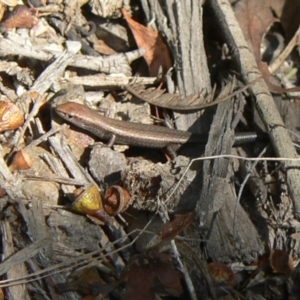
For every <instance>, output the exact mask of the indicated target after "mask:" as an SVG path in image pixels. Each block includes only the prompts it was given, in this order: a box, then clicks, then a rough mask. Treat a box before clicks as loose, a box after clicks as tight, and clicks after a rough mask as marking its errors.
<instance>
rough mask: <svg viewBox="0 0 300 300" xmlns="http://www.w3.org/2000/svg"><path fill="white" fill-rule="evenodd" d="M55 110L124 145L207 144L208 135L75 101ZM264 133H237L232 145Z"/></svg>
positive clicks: (81, 125) (153, 146)
mask: <svg viewBox="0 0 300 300" xmlns="http://www.w3.org/2000/svg"><path fill="white" fill-rule="evenodd" d="M56 112H57V114H58V115H59V116H61V117H62V118H63V119H65V120H67V121H68V122H70V123H72V124H74V125H76V126H78V127H81V128H82V129H85V130H87V131H89V132H91V133H93V134H94V135H96V136H97V137H99V138H100V139H103V140H106V141H110V144H113V143H116V144H126V145H130V146H138V147H147V148H165V147H169V146H171V147H172V146H174V147H175V148H176V147H178V145H179V146H180V145H183V144H185V143H198V144H204V145H205V144H206V143H207V139H208V135H206V134H195V133H191V132H188V131H180V130H176V129H170V128H167V127H162V126H155V125H147V124H140V123H133V122H127V121H121V120H115V119H112V118H108V117H105V116H102V115H100V114H98V113H97V112H96V111H94V110H92V109H90V108H88V107H87V106H85V105H81V104H78V103H75V102H67V103H64V104H61V105H58V106H57V107H56ZM258 138H259V139H261V138H263V139H266V138H267V135H265V134H263V136H261V135H259V136H258V135H257V133H255V132H247V133H237V134H236V135H235V142H234V144H235V145H239V144H244V143H250V142H253V141H255V140H257V139H258Z"/></svg>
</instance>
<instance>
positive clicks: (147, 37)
mask: <svg viewBox="0 0 300 300" xmlns="http://www.w3.org/2000/svg"><path fill="white" fill-rule="evenodd" d="M122 13H123V16H124V18H125V20H126V22H127V24H128V26H129V27H130V30H131V32H132V34H133V36H134V39H135V41H136V43H137V45H138V47H139V48H144V49H146V53H145V55H144V58H145V61H146V63H147V65H148V68H149V75H150V76H153V77H156V76H157V75H158V73H159V69H160V67H162V72H163V75H164V74H166V72H167V71H168V70H169V69H170V68H171V67H172V61H171V58H170V52H169V49H168V47H167V46H166V45H165V43H164V42H163V40H162V38H161V37H160V35H159V33H158V32H156V31H154V30H152V29H151V28H148V27H145V26H144V25H142V24H140V23H138V22H136V21H134V20H133V19H132V18H131V17H130V16H129V14H128V12H127V11H126V9H124V8H123V9H122Z"/></svg>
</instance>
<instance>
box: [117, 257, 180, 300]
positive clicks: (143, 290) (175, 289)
mask: <svg viewBox="0 0 300 300" xmlns="http://www.w3.org/2000/svg"><path fill="white" fill-rule="evenodd" d="M120 281H123V282H125V284H126V292H125V297H124V299H127V300H131V299H135V300H139V299H140V300H154V299H156V296H155V294H163V295H166V294H168V295H172V296H175V297H179V296H180V295H181V293H182V286H181V282H180V273H179V271H177V270H176V268H175V267H174V266H173V264H172V263H171V255H167V254H164V253H156V255H153V253H152V255H147V254H141V255H137V256H135V257H134V258H133V259H132V260H131V262H130V263H129V264H128V266H127V267H126V269H125V270H124V271H123V273H122V274H121V278H120Z"/></svg>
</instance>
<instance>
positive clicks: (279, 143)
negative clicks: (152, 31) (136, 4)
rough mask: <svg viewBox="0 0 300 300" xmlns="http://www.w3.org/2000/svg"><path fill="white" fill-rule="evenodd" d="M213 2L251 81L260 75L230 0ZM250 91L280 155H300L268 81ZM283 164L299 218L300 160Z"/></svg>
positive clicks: (242, 67)
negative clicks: (280, 113)
mask: <svg viewBox="0 0 300 300" xmlns="http://www.w3.org/2000/svg"><path fill="white" fill-rule="evenodd" d="M210 4H211V6H212V9H213V10H214V12H215V14H216V20H217V21H218V22H219V24H220V26H221V28H222V30H223V32H224V34H225V37H226V40H227V43H228V45H229V47H230V48H231V49H232V53H234V58H235V60H236V61H237V63H238V64H239V66H240V69H241V73H242V75H243V78H244V80H245V82H250V81H252V80H254V79H256V78H257V77H258V76H261V73H260V72H259V70H258V67H257V64H256V61H255V58H254V56H253V53H252V52H251V51H250V50H249V47H248V44H247V42H246V41H245V38H244V36H243V33H242V31H241V28H240V27H239V24H238V23H237V21H236V18H235V16H234V13H233V11H232V8H231V5H230V3H229V2H228V1H227V0H222V1H221V2H220V1H216V0H212V1H210ZM250 90H251V92H252V94H253V95H254V96H255V99H254V104H255V107H256V109H257V110H258V113H259V115H260V117H261V119H262V121H263V122H264V124H265V127H266V130H267V132H268V133H269V136H270V140H271V142H272V145H273V147H274V149H275V152H276V154H277V156H279V157H290V158H298V154H297V152H296V150H295V147H294V145H293V143H292V140H291V138H290V136H289V134H288V132H287V130H286V128H285V125H284V123H283V121H282V119H281V117H280V115H279V113H278V110H277V107H276V105H275V103H274V100H273V98H272V96H271V94H270V92H269V89H268V86H267V84H266V83H265V81H264V80H260V81H257V82H255V83H254V84H253V85H252V86H251V87H250ZM282 164H283V166H284V169H285V171H286V180H287V184H288V187H289V192H290V196H291V198H292V200H293V204H294V216H295V218H296V219H300V184H299V183H300V169H299V166H300V163H299V162H297V161H287V160H285V161H283V162H282Z"/></svg>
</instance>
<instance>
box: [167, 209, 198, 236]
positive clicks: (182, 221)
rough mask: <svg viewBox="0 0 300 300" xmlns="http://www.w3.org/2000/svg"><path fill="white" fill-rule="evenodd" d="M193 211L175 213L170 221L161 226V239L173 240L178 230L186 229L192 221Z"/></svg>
mask: <svg viewBox="0 0 300 300" xmlns="http://www.w3.org/2000/svg"><path fill="white" fill-rule="evenodd" d="M195 214H196V213H195V212H194V211H193V212H190V213H187V214H176V215H175V216H174V218H173V220H172V221H170V222H168V223H166V224H164V225H163V226H162V234H161V239H162V240H164V241H166V240H173V239H174V238H175V237H176V236H177V235H178V234H179V233H180V232H182V231H183V230H184V229H186V228H187V227H188V226H189V225H191V224H192V223H193V221H194V217H195Z"/></svg>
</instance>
